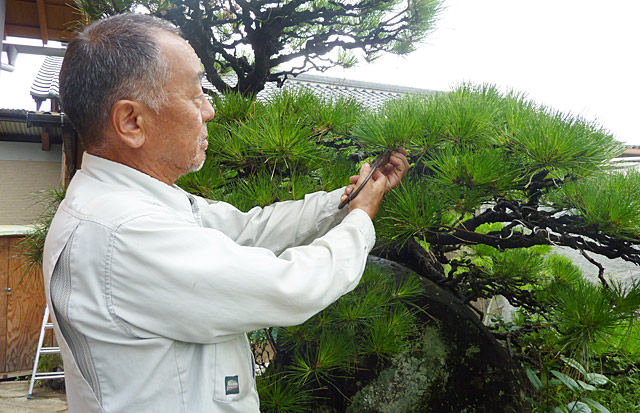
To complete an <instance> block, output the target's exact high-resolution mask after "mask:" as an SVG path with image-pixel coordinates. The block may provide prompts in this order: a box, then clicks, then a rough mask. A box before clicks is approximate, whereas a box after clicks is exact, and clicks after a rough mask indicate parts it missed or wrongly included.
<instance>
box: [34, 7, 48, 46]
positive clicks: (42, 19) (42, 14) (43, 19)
mask: <svg viewBox="0 0 640 413" xmlns="http://www.w3.org/2000/svg"><path fill="white" fill-rule="evenodd" d="M36 4H37V7H38V22H39V23H40V36H41V37H42V44H47V43H48V42H49V26H48V25H47V11H46V10H45V8H44V0H36Z"/></svg>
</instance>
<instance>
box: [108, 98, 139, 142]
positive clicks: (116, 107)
mask: <svg viewBox="0 0 640 413" xmlns="http://www.w3.org/2000/svg"><path fill="white" fill-rule="evenodd" d="M145 109H146V106H145V105H144V104H142V103H140V102H137V101H135V100H119V101H117V102H116V103H114V104H113V106H112V107H111V118H110V121H111V127H112V128H113V130H114V132H115V134H116V136H117V137H118V138H119V139H120V141H121V142H122V143H124V144H125V145H127V146H129V147H130V148H139V147H141V146H142V145H143V144H144V143H145V140H146V135H145V130H144V120H145V119H144V118H145V117H146V116H147V115H148V113H147V111H146V110H145Z"/></svg>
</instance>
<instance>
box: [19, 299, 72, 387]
mask: <svg viewBox="0 0 640 413" xmlns="http://www.w3.org/2000/svg"><path fill="white" fill-rule="evenodd" d="M49 315H50V313H49V307H47V306H45V307H44V315H43V316H42V327H41V328H40V339H39V340H38V347H37V348H36V357H35V358H34V360H33V370H32V373H31V380H30V381H29V393H27V399H30V398H31V397H33V384H34V382H35V381H36V380H47V379H64V372H63V371H48V372H42V373H38V371H37V369H38V362H39V361H40V355H41V354H54V353H60V347H42V340H44V335H45V332H44V331H45V330H46V329H50V328H53V323H52V322H50V321H49Z"/></svg>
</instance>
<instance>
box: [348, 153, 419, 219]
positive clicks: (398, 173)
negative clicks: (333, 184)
mask: <svg viewBox="0 0 640 413" xmlns="http://www.w3.org/2000/svg"><path fill="white" fill-rule="evenodd" d="M408 170H409V161H408V160H407V151H406V150H405V149H404V148H400V149H399V150H398V152H392V153H391V156H390V157H389V162H388V163H387V164H386V165H384V166H382V167H380V168H378V169H377V170H376V172H375V173H374V174H373V176H372V177H371V180H372V181H374V182H375V184H374V183H372V182H368V183H367V184H366V185H365V187H364V188H362V190H361V192H360V193H359V194H358V196H357V197H355V198H354V199H352V200H351V202H349V210H352V209H353V208H360V209H363V210H365V212H367V214H369V216H370V217H371V219H373V217H374V216H375V214H376V213H377V211H378V207H379V206H380V202H382V196H383V195H384V194H385V193H386V192H388V191H390V190H391V189H393V188H395V187H396V186H398V185H399V184H400V182H401V181H402V178H404V177H405V175H406V174H407V171H408ZM370 171H371V166H370V165H369V164H365V165H363V166H362V168H360V174H359V175H354V176H352V177H350V178H349V182H351V185H349V186H348V187H347V188H345V191H344V195H342V199H341V200H342V201H344V200H345V199H346V198H347V197H348V196H349V194H351V193H352V192H353V191H355V189H356V188H358V187H359V186H360V183H361V182H362V180H364V177H366V176H367V175H368V174H369V172H370ZM383 178H384V179H383ZM383 182H384V184H385V185H384V188H383V189H384V192H383V193H382V194H380V199H379V201H378V202H377V204H376V205H375V208H372V207H373V204H375V202H376V201H374V199H377V193H376V194H374V193H370V194H367V198H369V199H368V200H362V199H361V198H362V197H363V196H364V192H365V191H367V190H368V189H369V188H368V186H369V185H371V186H374V185H376V186H380V185H381V184H382V183H383ZM370 190H373V192H376V191H377V190H378V188H377V187H376V188H375V189H374V188H371V189H370ZM358 199H361V201H363V202H361V201H358ZM371 202H373V204H371ZM370 212H373V215H372V214H371V213H370Z"/></svg>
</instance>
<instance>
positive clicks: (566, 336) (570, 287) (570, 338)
mask: <svg viewBox="0 0 640 413" xmlns="http://www.w3.org/2000/svg"><path fill="white" fill-rule="evenodd" d="M614 285H615V284H614ZM638 294H640V283H635V284H633V285H630V286H628V287H620V286H618V287H616V288H615V290H613V291H611V290H610V289H607V288H606V287H604V286H602V285H597V284H592V283H590V282H588V281H584V280H580V281H578V282H575V283H572V284H566V285H564V286H562V287H559V288H557V289H556V290H555V293H554V295H553V297H552V298H551V301H552V305H553V316H554V319H555V320H556V324H557V328H558V330H559V331H560V333H561V334H562V338H561V339H560V340H559V344H560V345H561V348H562V349H565V350H566V351H568V352H569V353H570V354H573V355H575V356H577V357H579V358H580V359H581V360H583V361H586V360H588V359H589V356H591V355H592V354H593V353H594V346H595V345H596V344H597V343H598V342H603V341H605V342H606V341H609V340H610V337H611V336H612V334H613V332H614V331H615V327H617V326H619V325H622V323H623V322H624V321H628V320H629V317H632V318H633V316H632V314H634V313H635V312H636V311H637V310H638V309H640V302H639V300H638Z"/></svg>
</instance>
